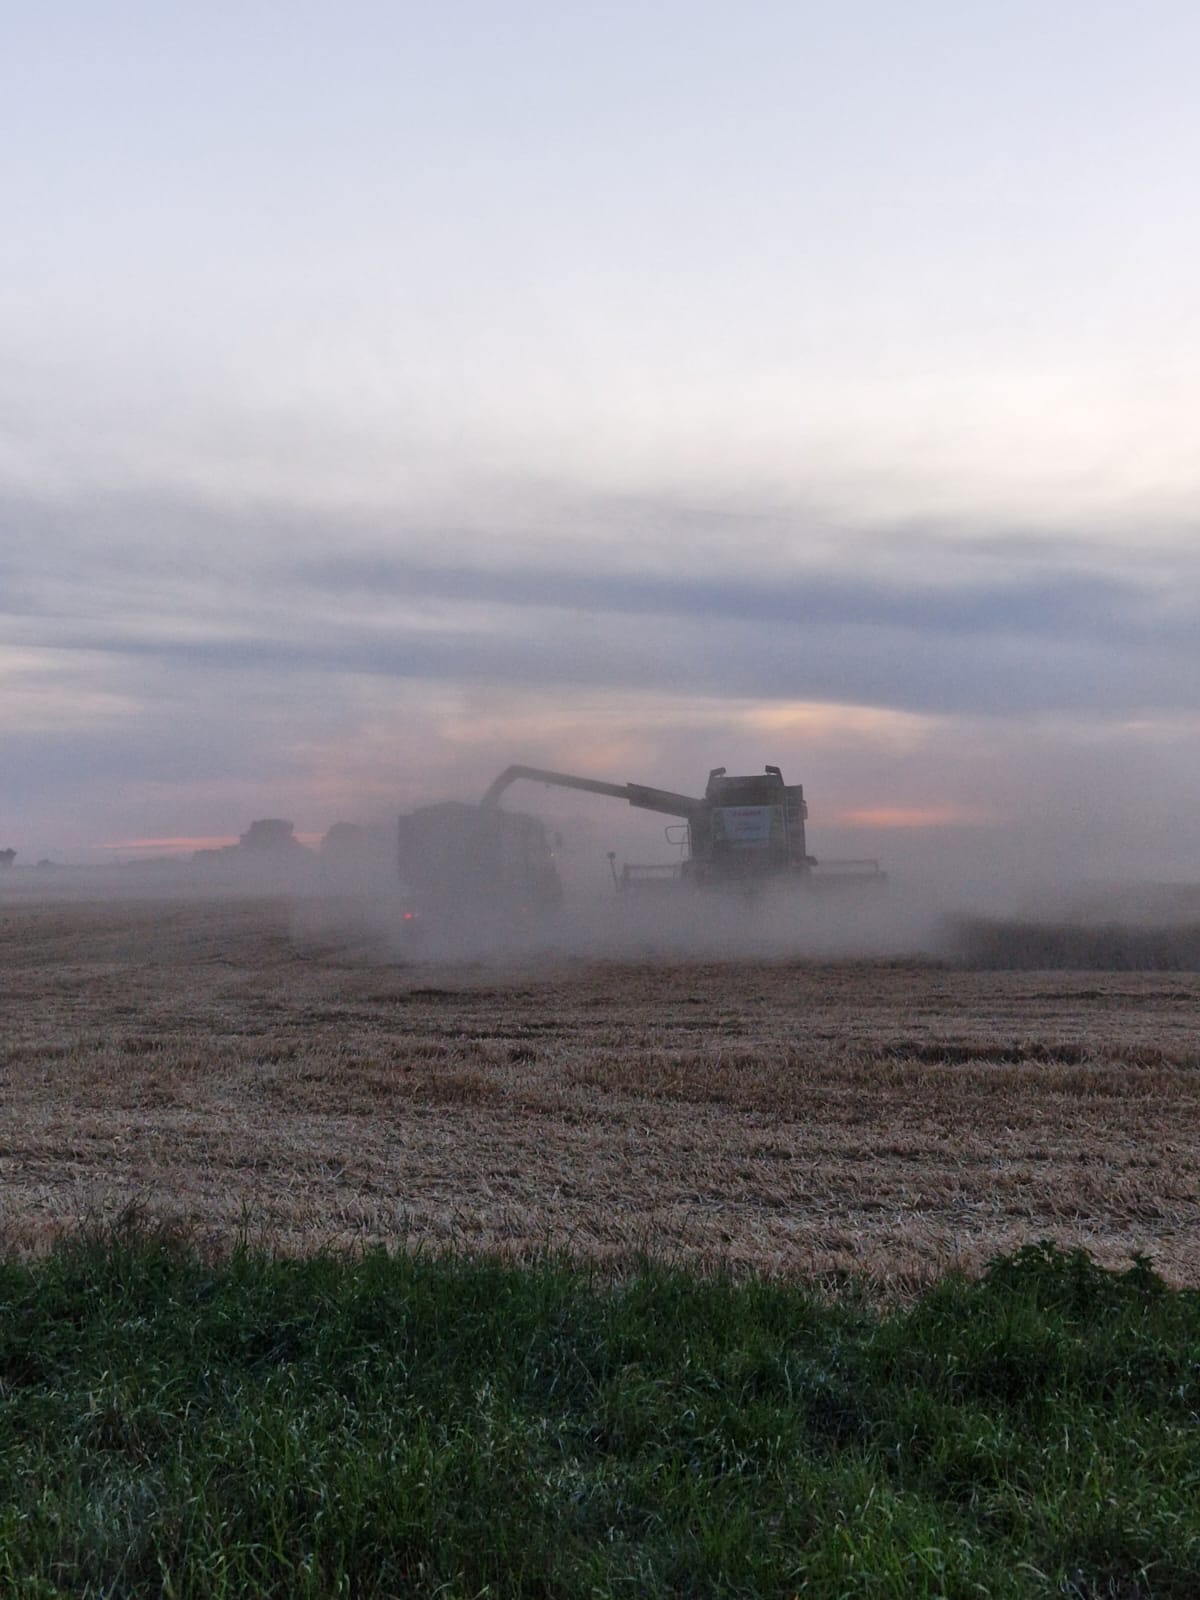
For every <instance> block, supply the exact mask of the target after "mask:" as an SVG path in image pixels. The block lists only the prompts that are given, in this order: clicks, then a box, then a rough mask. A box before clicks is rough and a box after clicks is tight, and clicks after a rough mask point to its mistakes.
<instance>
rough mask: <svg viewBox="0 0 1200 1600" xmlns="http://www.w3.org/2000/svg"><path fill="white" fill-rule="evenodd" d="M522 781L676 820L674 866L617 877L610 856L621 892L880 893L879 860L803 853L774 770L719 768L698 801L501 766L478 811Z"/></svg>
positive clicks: (493, 805)
mask: <svg viewBox="0 0 1200 1600" xmlns="http://www.w3.org/2000/svg"><path fill="white" fill-rule="evenodd" d="M522 778H524V779H528V780H530V781H531V782H534V783H545V784H551V785H554V786H555V787H558V788H561V789H581V790H583V791H584V792H585V793H587V794H603V795H609V796H611V797H612V798H613V799H614V800H625V801H627V802H628V803H629V805H631V806H634V807H635V808H637V809H638V810H641V811H656V812H658V813H659V814H660V815H663V816H668V817H675V818H677V819H679V820H678V821H677V822H676V823H675V824H674V825H672V826H668V827H667V828H666V829H665V832H666V837H667V841H668V843H670V844H673V845H675V846H677V847H679V848H680V849H681V850H682V855H681V858H680V859H679V860H677V861H673V862H668V863H664V864H652V865H635V864H632V863H629V862H627V863H626V864H625V865H624V866H623V867H622V869H621V871H620V872H619V873H618V871H617V867H616V857H615V854H613V853H610V854H609V862H610V863H611V865H612V871H613V878H614V881H615V883H616V886H617V888H618V889H619V890H621V891H629V890H638V889H654V888H670V887H673V886H676V885H682V884H690V885H692V886H694V887H696V888H708V887H716V888H729V887H732V888H737V889H740V890H742V891H745V892H750V893H753V892H754V891H756V890H758V889H761V888H764V887H766V886H767V885H768V884H776V883H780V882H782V883H785V884H797V885H803V886H804V887H805V888H814V889H824V888H832V887H843V886H847V885H852V884H854V885H870V886H877V885H881V884H883V883H884V882H885V881H886V874H885V873H883V872H882V871H881V869H880V866H879V862H878V861H876V860H870V859H853V860H838V861H826V862H820V863H819V862H818V861H817V859H816V857H815V856H810V855H809V854H808V849H807V845H806V842H805V836H804V824H805V821H806V820H807V817H808V806H807V805H806V803H805V800H804V789H803V787H802V786H801V785H800V784H798V783H791V784H788V783H784V781H783V774H782V772H781V771H780V769H779V768H778V767H767V768H765V769H764V771H763V772H762V773H761V774H758V773H754V774H751V775H749V776H747V777H732V778H731V777H729V776H727V774H726V771H725V768H724V767H714V768H713V769H712V771H711V772H710V773H709V775H708V783H707V785H706V787H705V790H704V794H703V796H701V797H699V798H693V797H692V796H691V795H686V794H675V793H673V792H672V791H671V790H669V789H651V788H647V787H646V785H645V784H640V783H606V782H604V781H602V780H601V779H599V778H583V777H577V776H575V775H574V774H572V773H568V772H548V771H546V770H545V769H544V768H542V767H522V766H514V767H506V768H505V769H504V771H503V772H502V773H501V774H500V775H499V777H498V778H496V780H495V782H494V783H493V784H492V785H491V787H490V788H489V789H488V791H487V793H486V794H485V795H484V797H483V801H482V804H481V806H480V811H481V812H482V813H485V814H486V813H491V812H497V811H498V810H499V802H500V797H501V795H502V794H503V793H504V792H505V790H506V789H507V788H508V787H509V786H510V785H511V784H513V783H515V782H517V780H518V779H522ZM500 814H501V815H504V813H500Z"/></svg>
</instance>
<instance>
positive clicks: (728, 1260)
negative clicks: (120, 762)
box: [0, 901, 1200, 1290]
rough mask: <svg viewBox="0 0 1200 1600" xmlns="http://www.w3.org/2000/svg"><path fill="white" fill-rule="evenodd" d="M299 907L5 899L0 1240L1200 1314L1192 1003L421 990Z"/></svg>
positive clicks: (1163, 976)
mask: <svg viewBox="0 0 1200 1600" xmlns="http://www.w3.org/2000/svg"><path fill="white" fill-rule="evenodd" d="M306 926H308V924H306V923H305V922H304V921H303V919H301V920H299V921H298V920H297V918H296V916H295V914H294V913H293V912H291V911H289V909H288V907H287V906H286V905H284V904H281V903H272V902H242V903H220V902H215V901H209V902H202V901H199V902H198V901H193V902H190V903H182V902H181V903H177V904H176V903H162V902H159V903H150V902H145V903H128V902H126V903H117V902H113V903H104V904H102V903H84V904H76V905H71V904H62V903H58V904H40V905H37V904H28V903H16V902H9V903H7V904H0V1024H2V1032H0V1245H3V1246H5V1247H7V1248H8V1249H15V1250H18V1251H22V1252H24V1251H31V1250H39V1249H41V1248H44V1247H45V1246H46V1245H47V1244H48V1243H49V1242H50V1241H51V1240H52V1239H53V1238H54V1237H56V1236H57V1235H58V1234H60V1233H61V1232H63V1231H64V1230H68V1229H71V1228H73V1227H75V1226H77V1225H78V1224H79V1223H80V1222H81V1221H84V1220H91V1221H96V1220H97V1219H103V1218H106V1217H109V1216H113V1215H116V1214H118V1213H120V1212H121V1211H122V1210H123V1209H125V1208H127V1207H129V1206H130V1205H133V1206H136V1207H139V1208H140V1209H141V1210H142V1211H144V1212H145V1213H146V1214H148V1215H149V1216H150V1217H152V1218H158V1217H162V1218H170V1219H175V1220H178V1221H179V1222H181V1223H182V1224H184V1225H185V1226H186V1227H188V1228H189V1229H190V1230H192V1231H194V1232H195V1233H197V1234H198V1235H199V1236H200V1237H201V1238H204V1239H209V1240H211V1241H213V1242H214V1243H215V1244H221V1243H223V1242H227V1241H229V1240H231V1239H232V1238H234V1237H235V1236H236V1235H237V1233H238V1232H239V1230H242V1231H244V1232H246V1233H247V1234H248V1235H249V1237H250V1239H251V1241H252V1242H254V1241H259V1240H261V1241H264V1242H266V1243H269V1244H271V1245H272V1246H274V1247H276V1248H279V1249H282V1250H287V1251H307V1250H312V1249H316V1248H320V1247H325V1246H338V1247H340V1246H345V1245H349V1244H358V1243H366V1242H369V1241H384V1242H386V1243H388V1244H389V1245H396V1246H400V1245H403V1246H406V1247H409V1248H415V1247H421V1248H437V1249H440V1248H444V1247H452V1248H463V1249H468V1250H484V1249H486V1250H499V1251H502V1252H511V1253H514V1254H523V1253H526V1252H529V1251H536V1250H539V1249H542V1248H545V1247H550V1248H565V1249H568V1250H570V1251H572V1252H574V1253H576V1254H578V1255H581V1256H586V1257H591V1258H597V1259H601V1260H605V1261H618V1260H623V1259H627V1258H629V1257H631V1256H634V1255H636V1254H638V1253H640V1252H643V1251H650V1252H652V1253H654V1254H655V1255H658V1256H662V1257H666V1258H669V1259H673V1260H680V1261H688V1262H692V1263H695V1264H698V1265H703V1266H714V1265H717V1264H721V1265H728V1266H733V1267H735V1268H737V1267H745V1266H753V1267H756V1268H758V1269H761V1270H766V1271H777V1272H783V1273H789V1274H792V1273H799V1274H804V1275H818V1276H820V1275H826V1274H835V1273H842V1272H852V1273H854V1274H856V1275H861V1276H864V1277H866V1278H869V1279H870V1280H872V1281H874V1282H875V1283H877V1284H879V1285H881V1286H889V1287H892V1288H895V1289H898V1290H905V1289H907V1288H910V1287H917V1286H919V1285H921V1284H922V1283H924V1282H926V1281H928V1280H929V1279H931V1278H933V1277H936V1276H937V1275H939V1274H940V1273H942V1272H944V1271H945V1270H946V1269H947V1268H949V1267H952V1266H960V1267H965V1268H969V1269H972V1268H975V1267H978V1266H979V1265H980V1264H981V1263H982V1262H984V1261H986V1260H987V1259H988V1258H989V1257H991V1256H992V1255H995V1254H996V1253H998V1252H1000V1251H1005V1250H1009V1249H1011V1248H1013V1247H1015V1246H1016V1245H1018V1244H1021V1243H1024V1242H1027V1241H1029V1240H1034V1239H1042V1238H1053V1239H1055V1240H1057V1241H1059V1242H1060V1243H1063V1244H1066V1245H1071V1244H1082V1245H1085V1246H1086V1247H1087V1248H1088V1249H1089V1250H1091V1251H1092V1252H1093V1253H1094V1254H1095V1255H1096V1256H1097V1258H1098V1259H1100V1260H1101V1261H1104V1262H1106V1263H1111V1264H1116V1263H1120V1262H1126V1261H1128V1260H1129V1259H1130V1257H1131V1256H1132V1255H1133V1254H1134V1253H1144V1254H1145V1255H1147V1256H1149V1257H1150V1258H1151V1260H1152V1261H1153V1262H1154V1264H1155V1266H1156V1268H1157V1269H1158V1270H1159V1271H1160V1272H1161V1273H1162V1274H1163V1275H1164V1276H1165V1277H1166V1278H1167V1279H1168V1280H1169V1281H1171V1282H1175V1283H1189V1284H1197V1283H1200V974H1196V973H1187V972H1115V973H1104V972H1096V971H1088V972H1070V971H1054V972H1044V971H1043V972H1038V971H1020V972H993V971H989V972H969V971H965V970H960V969H956V968H954V967H952V966H940V965H937V964H934V963H922V962H902V961H886V962H885V961H876V962H857V963H855V962H838V963H820V962H813V961H798V960H797V961H789V960H773V961H727V962H717V961H710V960H687V961H676V962H668V963H653V964H652V963H641V964H639V963H632V962H630V963H626V962H618V961H594V960H588V961H583V960H580V961H572V960H569V959H565V958H564V959H558V960H554V961H543V962H542V963H540V964H538V965H533V964H530V965H528V966H525V967H522V966H519V965H514V964H511V963H510V964H503V963H500V962H492V963H486V962H476V963H475V964H474V965H464V964H459V965H455V966H440V967H439V966H434V965H431V964H427V963H423V962H421V961H420V960H412V959H410V960H406V961H397V960H392V961H386V960H382V959H379V958H372V957H371V955H370V953H369V952H367V951H365V950H364V949H361V948H356V947H355V946H354V945H353V944H351V943H349V942H347V940H346V939H344V938H334V937H332V936H329V935H326V936H324V937H321V936H318V935H315V934H313V933H312V932H305V931H303V930H304V928H305V927H306Z"/></svg>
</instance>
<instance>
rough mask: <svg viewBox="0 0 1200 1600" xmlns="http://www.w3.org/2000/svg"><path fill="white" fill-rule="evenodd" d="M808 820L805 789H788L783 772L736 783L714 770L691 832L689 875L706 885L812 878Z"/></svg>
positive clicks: (790, 786)
mask: <svg viewBox="0 0 1200 1600" xmlns="http://www.w3.org/2000/svg"><path fill="white" fill-rule="evenodd" d="M807 817H808V807H807V805H806V804H805V801H804V789H803V787H802V786H801V785H800V784H798V783H792V784H787V783H784V781H783V774H782V772H781V771H780V770H779V768H778V767H767V768H766V769H765V770H764V771H763V773H761V774H759V773H754V774H752V775H750V776H746V777H735V778H731V777H729V776H728V775H727V774H726V771H725V768H724V767H714V768H713V769H712V771H711V772H710V773H709V775H708V784H707V786H706V787H705V790H704V806H703V809H702V810H701V811H699V812H697V814H696V815H695V817H694V818H693V820H692V823H691V827H690V835H691V836H690V840H689V848H688V864H689V870H690V871H691V872H692V873H693V874H694V875H696V876H697V877H699V878H700V879H702V880H703V879H704V878H712V879H720V878H722V877H724V878H734V879H741V880H744V879H750V880H753V879H756V878H758V877H760V876H762V875H764V874H766V875H775V876H779V875H785V876H787V875H791V874H796V873H800V874H807V873H808V871H809V869H810V868H811V867H813V866H814V865H815V862H814V860H813V858H812V857H811V856H810V855H809V854H808V852H807V850H806V848H805V841H804V824H805V821H806V819H807Z"/></svg>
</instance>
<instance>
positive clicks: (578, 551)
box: [0, 0, 1200, 879]
mask: <svg viewBox="0 0 1200 1600" xmlns="http://www.w3.org/2000/svg"><path fill="white" fill-rule="evenodd" d="M0 17H2V19H3V31H4V41H5V44H4V51H3V55H2V56H0V199H2V201H3V207H4V217H5V226H4V227H3V229H2V230H0V752H2V753H3V759H2V761H0V832H2V833H3V834H4V838H3V839H0V845H11V846H13V847H14V848H17V849H18V850H19V851H20V853H21V854H20V859H21V860H29V859H33V858H35V857H38V856H41V855H50V856H52V857H54V858H56V859H62V860H79V861H85V860H103V859H109V858H113V857H114V856H116V857H122V855H123V857H124V858H127V857H128V856H129V855H131V854H137V853H138V852H139V851H156V850H159V849H163V848H168V847H172V848H174V847H179V848H182V847H183V844H184V843H186V841H188V840H192V839H219V838H228V837H234V836H236V835H237V834H238V833H239V832H240V831H242V830H243V829H244V828H245V827H246V826H247V825H248V823H249V821H250V820H251V819H252V818H254V817H257V816H263V815H283V816H286V817H289V818H292V819H294V820H295V822H296V824H297V827H298V829H300V830H301V831H302V832H305V833H312V834H317V835H319V834H320V833H321V832H322V831H323V830H324V829H325V828H327V827H328V826H329V825H330V824H331V823H333V822H334V821H336V820H339V819H350V820H369V819H382V818H384V817H387V816H391V815H394V814H395V812H396V811H398V810H400V809H406V808H408V807H410V806H414V805H417V804H421V803H424V802H426V801H428V800H432V799H437V798H440V797H443V796H456V797H460V798H474V797H475V796H476V795H477V794H480V793H482V790H483V789H484V788H485V787H486V785H487V783H488V781H489V780H490V778H491V777H492V776H493V775H494V773H495V772H496V771H497V770H498V769H499V768H501V767H503V766H506V765H507V764H508V763H509V762H513V761H521V762H526V763H532V764H537V765H545V766H555V767H559V768H565V769H567V770H570V771H577V772H584V773H588V774H591V775H595V776H600V777H606V778H610V779H613V780H615V781H627V780H634V781H638V782H646V783H652V784H659V785H662V786H665V787H669V788H675V789H682V790H685V791H689V792H699V790H700V788H702V786H703V782H704V777H705V775H706V774H707V771H708V769H709V768H710V767H712V766H714V765H718V764H719V765H725V766H727V767H728V768H729V769H730V770H731V771H733V770H746V771H752V770H757V769H759V768H761V767H762V766H763V765H764V764H765V763H767V762H772V763H778V764H780V765H781V766H782V767H783V769H784V773H785V777H786V778H787V779H788V780H789V781H801V782H803V783H804V784H805V787H806V791H807V793H808V796H809V804H810V811H811V822H810V842H811V844H812V847H813V848H814V849H815V850H816V852H817V853H818V854H820V853H821V852H822V850H823V849H824V850H828V851H829V852H830V853H837V854H844V853H855V854H859V853H861V854H872V855H879V856H881V857H884V858H891V859H901V860H908V859H912V860H914V861H916V860H919V859H924V860H925V861H927V862H936V861H953V860H966V859H969V858H971V857H975V858H978V857H980V856H981V855H982V856H984V857H986V858H987V860H988V861H989V862H990V863H992V865H993V866H994V869H995V871H997V872H998V873H1000V874H1001V875H1003V874H1005V873H1014V874H1015V873H1019V872H1026V871H1034V872H1043V871H1045V870H1048V869H1049V868H1050V867H1053V868H1054V869H1055V870H1063V871H1076V872H1080V873H1085V874H1088V873H1090V874H1103V875H1114V876H1121V875H1134V876H1138V875H1140V876H1151V877H1167V878H1178V877H1183V878H1191V879H1195V878H1197V877H1198V876H1200V820H1198V816H1197V811H1198V808H1197V800H1198V798H1200V740H1198V739H1197V734H1198V733H1200V670H1198V668H1200V660H1198V657H1200V537H1198V535H1200V522H1198V507H1200V500H1198V498H1197V489H1198V488H1200V482H1198V480H1200V450H1198V449H1197V443H1198V440H1197V432H1198V422H1197V419H1198V418H1200V274H1198V273H1197V271H1196V263H1197V261H1200V206H1197V204H1196V190H1195V186H1196V176H1195V175H1196V173H1197V172H1198V171H1200V102H1197V99H1196V95H1195V92H1194V85H1195V82H1196V77H1197V70H1198V68H1200V11H1198V10H1197V8H1196V7H1195V6H1194V5H1192V4H1190V3H1182V0H1180V3H1175V0H1147V4H1145V5H1143V6H1139V7H1136V8H1135V7H1131V6H1129V5H1128V4H1126V3H1124V0H1121V3H1110V0H1086V3H1084V0H1057V3H1056V4H1054V5H1052V6H1048V5H1046V4H1045V3H1044V0H1038V3H1025V0H1007V3H1004V4H1001V3H999V0H996V3H989V0H967V3H963V0H956V3H949V0H916V3H914V4H910V5H905V6H898V5H895V4H893V3H891V0H888V3H882V0H845V3H842V4H838V5H836V6H834V5H828V4H824V3H822V4H816V3H807V0H791V3H788V4H774V3H768V0H761V3H754V0H748V3H747V4H745V5H741V6H737V7H734V6H730V5H728V4H721V5H718V4H708V3H705V0H689V3H687V4H682V3H680V4H676V3H672V0H662V3H653V0H651V3H649V4H637V5H634V4H627V3H624V0H607V3H605V4H591V3H588V0H578V3H574V4H569V5H563V4H561V3H557V4H551V3H548V0H547V3H544V4H534V3H522V0H512V3H510V4H506V5H498V4H484V3H474V4H471V3H459V0H445V3H442V4H439V5H437V6H429V5H416V4H412V5H408V4H403V3H400V0H393V3H387V4H384V3H370V0H347V3H343V4H339V5H337V6H336V7H335V6H333V5H330V4H310V3H304V0H294V3H290V4H288V5H286V6H285V5H283V4H280V3H276V4H267V3H265V0H240V3H238V4H236V5H234V4H232V3H229V4H220V3H216V4H213V5H210V6H204V7H164V6H161V5H151V4H149V3H146V4H128V5H123V4H117V3H108V0H92V3H87V4H84V3H76V4H70V3H59V0H42V3H39V4H36V5H35V4H32V3H28V4H26V3H11V0H10V3H7V4H6V3H3V0H0ZM513 803H518V792H517V791H513ZM519 803H522V804H526V803H527V804H529V805H530V806H531V807H534V808H536V807H537V805H538V804H539V803H540V801H539V795H538V791H533V792H529V791H525V792H523V793H522V795H521V796H520V800H519ZM601 804H603V803H601ZM170 841H178V842H180V843H179V844H178V846H174V845H170V846H169V842H170Z"/></svg>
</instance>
